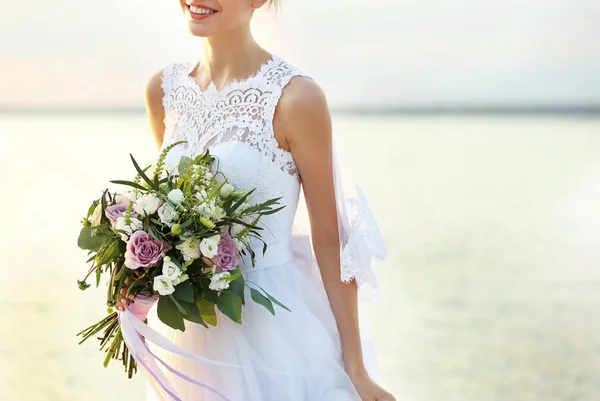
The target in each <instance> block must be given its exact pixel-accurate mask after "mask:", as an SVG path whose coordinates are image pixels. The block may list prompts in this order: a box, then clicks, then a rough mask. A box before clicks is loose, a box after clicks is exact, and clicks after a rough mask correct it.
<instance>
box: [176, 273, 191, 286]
mask: <svg viewBox="0 0 600 401" xmlns="http://www.w3.org/2000/svg"><path fill="white" fill-rule="evenodd" d="M189 278H190V276H188V275H187V274H186V273H183V274H182V275H181V276H179V277H177V278H176V279H175V280H173V285H178V284H180V283H183V282H184V281H187V280H189Z"/></svg>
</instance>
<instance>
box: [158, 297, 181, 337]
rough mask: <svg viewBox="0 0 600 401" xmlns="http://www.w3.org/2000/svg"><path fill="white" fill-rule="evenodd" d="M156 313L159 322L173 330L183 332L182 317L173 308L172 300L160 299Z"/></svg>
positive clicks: (174, 307)
mask: <svg viewBox="0 0 600 401" xmlns="http://www.w3.org/2000/svg"><path fill="white" fill-rule="evenodd" d="M156 311H157V314H158V318H159V319H160V321H161V322H163V323H164V324H166V325H167V326H169V327H171V328H173V329H175V330H181V331H185V324H184V323H183V316H182V314H181V312H180V311H179V310H178V309H177V306H175V303H174V302H173V299H172V298H170V297H160V298H159V299H158V306H157V310H156Z"/></svg>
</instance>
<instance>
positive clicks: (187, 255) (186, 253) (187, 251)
mask: <svg viewBox="0 0 600 401" xmlns="http://www.w3.org/2000/svg"><path fill="white" fill-rule="evenodd" d="M175 248H177V249H178V250H179V251H180V252H181V254H182V255H183V260H184V261H186V262H189V261H190V260H194V259H198V258H199V257H200V248H199V247H198V240H197V239H188V240H185V241H183V242H182V243H181V244H179V245H175Z"/></svg>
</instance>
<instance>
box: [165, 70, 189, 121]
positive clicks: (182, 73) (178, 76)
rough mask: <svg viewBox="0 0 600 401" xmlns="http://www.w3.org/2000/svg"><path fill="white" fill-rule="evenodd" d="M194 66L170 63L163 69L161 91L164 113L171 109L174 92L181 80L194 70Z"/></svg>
mask: <svg viewBox="0 0 600 401" xmlns="http://www.w3.org/2000/svg"><path fill="white" fill-rule="evenodd" d="M194 66H195V64H194V63H191V62H188V63H172V64H168V65H166V66H165V67H164V68H163V72H162V82H161V87H162V90H163V93H164V95H163V107H164V108H165V112H168V111H169V110H170V109H171V108H172V103H173V95H174V91H175V90H176V89H177V88H178V87H180V86H181V85H182V79H185V78H186V76H187V75H188V74H189V73H190V72H191V70H192V69H193V68H194Z"/></svg>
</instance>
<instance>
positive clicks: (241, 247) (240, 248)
mask: <svg viewBox="0 0 600 401" xmlns="http://www.w3.org/2000/svg"><path fill="white" fill-rule="evenodd" d="M233 242H235V246H236V248H237V250H238V251H240V252H241V251H243V250H245V249H246V244H244V242H243V241H241V240H239V239H237V238H234V239H233Z"/></svg>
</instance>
